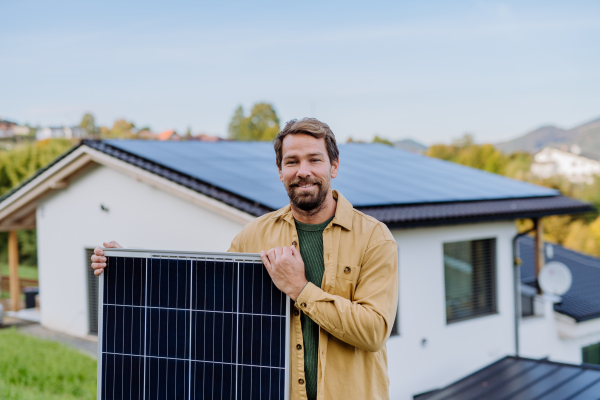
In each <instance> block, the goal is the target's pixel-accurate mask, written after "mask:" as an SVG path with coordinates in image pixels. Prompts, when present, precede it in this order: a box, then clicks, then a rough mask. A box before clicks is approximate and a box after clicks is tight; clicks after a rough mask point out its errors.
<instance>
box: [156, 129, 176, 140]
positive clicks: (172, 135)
mask: <svg viewBox="0 0 600 400" xmlns="http://www.w3.org/2000/svg"><path fill="white" fill-rule="evenodd" d="M156 140H158V141H161V142H164V141H165V140H177V141H178V140H181V136H179V135H178V134H177V132H175V131H173V130H170V131H164V132H162V133H160V134H159V135H158V136H157V137H156Z"/></svg>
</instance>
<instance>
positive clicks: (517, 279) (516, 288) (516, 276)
mask: <svg viewBox="0 0 600 400" xmlns="http://www.w3.org/2000/svg"><path fill="white" fill-rule="evenodd" d="M537 226H538V218H535V219H533V227H532V228H531V229H528V230H526V231H525V232H521V233H518V234H516V235H515V236H514V237H513V239H512V251H513V295H514V303H515V356H516V357H519V351H520V348H519V324H520V322H521V263H522V261H521V258H520V257H519V246H518V245H517V241H518V240H519V238H520V237H522V236H525V235H527V234H528V233H529V232H532V231H535V230H536V229H537Z"/></svg>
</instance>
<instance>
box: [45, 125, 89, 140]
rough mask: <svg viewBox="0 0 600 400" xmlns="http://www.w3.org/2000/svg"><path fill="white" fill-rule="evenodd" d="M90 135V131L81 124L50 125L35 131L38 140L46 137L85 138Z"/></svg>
mask: <svg viewBox="0 0 600 400" xmlns="http://www.w3.org/2000/svg"><path fill="white" fill-rule="evenodd" d="M87 136H88V131H86V130H85V129H84V128H81V127H79V126H71V127H68V126H48V127H45V128H39V129H38V130H37V132H36V133H35V138H36V139H37V140H45V139H56V138H64V139H73V138H77V139H83V138H85V137H87Z"/></svg>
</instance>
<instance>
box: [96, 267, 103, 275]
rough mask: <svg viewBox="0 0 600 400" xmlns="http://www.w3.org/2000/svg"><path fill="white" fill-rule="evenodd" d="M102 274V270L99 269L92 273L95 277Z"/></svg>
mask: <svg viewBox="0 0 600 400" xmlns="http://www.w3.org/2000/svg"><path fill="white" fill-rule="evenodd" d="M102 272H104V269H102V268H100V269H97V270H95V271H94V275H96V276H100V275H101V274H102Z"/></svg>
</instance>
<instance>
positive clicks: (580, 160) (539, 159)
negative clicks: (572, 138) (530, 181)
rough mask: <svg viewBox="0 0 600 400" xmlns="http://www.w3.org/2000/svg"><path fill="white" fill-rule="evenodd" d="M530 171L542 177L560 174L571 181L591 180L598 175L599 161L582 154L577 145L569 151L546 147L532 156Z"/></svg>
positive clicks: (599, 169)
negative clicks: (532, 161)
mask: <svg viewBox="0 0 600 400" xmlns="http://www.w3.org/2000/svg"><path fill="white" fill-rule="evenodd" d="M531 172H533V173H534V174H536V175H538V176H539V177H542V178H549V177H551V176H555V175H562V176H564V177H566V178H567V179H568V180H570V181H571V182H577V183H581V182H591V181H593V179H594V176H596V175H600V161H598V160H595V159H592V158H588V157H585V156H584V155H582V153H581V148H580V147H579V146H577V145H573V146H571V152H568V151H563V150H559V149H555V148H552V147H546V148H544V149H543V150H542V151H540V152H539V153H537V154H536V155H535V156H534V163H533V164H532V165H531Z"/></svg>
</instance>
